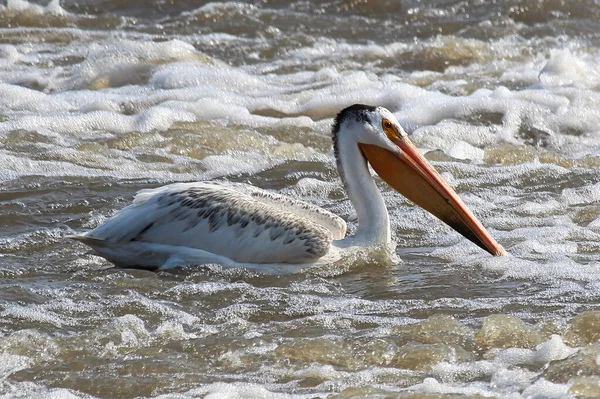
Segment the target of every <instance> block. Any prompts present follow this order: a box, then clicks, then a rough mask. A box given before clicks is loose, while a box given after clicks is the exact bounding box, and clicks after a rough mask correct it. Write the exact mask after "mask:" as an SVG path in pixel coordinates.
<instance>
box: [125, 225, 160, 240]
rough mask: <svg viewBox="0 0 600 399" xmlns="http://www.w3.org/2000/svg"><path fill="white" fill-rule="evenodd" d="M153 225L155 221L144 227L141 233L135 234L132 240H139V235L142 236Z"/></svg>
mask: <svg viewBox="0 0 600 399" xmlns="http://www.w3.org/2000/svg"><path fill="white" fill-rule="evenodd" d="M152 226H154V222H152V223H150V224H149V225H148V226H146V227H144V228H143V229H142V230H141V231H140V232H139V233H137V235H135V237H133V238H132V239H131V240H130V241H137V238H138V237H141V236H142V234H144V233H145V232H147V231H148V230H150V228H152Z"/></svg>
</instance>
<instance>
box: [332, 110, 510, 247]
mask: <svg viewBox="0 0 600 399" xmlns="http://www.w3.org/2000/svg"><path fill="white" fill-rule="evenodd" d="M342 134H343V135H344V138H343V140H345V141H346V140H347V142H351V143H356V145H357V146H358V149H359V151H360V153H361V154H362V156H363V157H364V158H365V160H366V161H367V162H368V163H369V164H370V165H371V166H372V167H373V169H374V170H375V172H377V174H378V175H379V177H381V179H382V180H383V181H385V182H386V183H387V184H389V185H390V186H391V187H392V188H393V189H394V190H396V191H398V192H399V193H400V194H402V195H404V196H405V197H406V198H408V199H409V200H411V201H412V202H414V203H415V204H417V205H419V206H420V207H422V208H423V209H425V210H427V211H428V212H430V213H431V214H433V215H434V216H436V217H437V218H439V219H440V220H441V221H443V222H444V223H446V224H447V225H449V226H450V227H452V228H453V229H454V230H456V231H458V232H459V233H460V234H462V235H463V236H464V237H466V238H468V239H469V240H471V241H472V242H474V243H475V244H477V245H478V246H479V247H481V248H483V249H485V250H486V251H488V252H489V253H491V254H492V255H505V254H506V252H505V251H504V248H502V247H501V246H500V245H499V244H498V243H497V242H496V241H495V240H494V239H493V238H492V236H491V235H490V234H489V233H488V232H487V230H486V229H485V227H483V225H482V224H481V223H480V222H479V220H477V218H476V217H475V216H474V215H473V214H472V213H471V211H470V210H469V208H467V206H466V205H465V204H464V203H463V202H462V200H461V199H460V198H459V197H458V195H457V194H456V192H455V191H454V190H453V189H452V187H450V185H448V183H447V182H446V180H444V178H443V177H442V176H440V174H439V173H438V172H437V171H436V170H435V169H434V168H433V166H432V165H431V164H430V163H429V161H427V159H425V157H423V156H422V155H421V154H420V153H419V151H418V150H417V148H416V147H415V146H414V144H413V143H412V142H411V141H410V140H409V138H408V135H407V134H406V132H405V131H404V129H403V128H402V126H400V124H399V123H398V120H397V119H396V117H395V116H394V115H393V114H392V113H391V112H390V111H388V110H387V109H385V108H383V107H372V106H368V105H362V104H355V105H352V106H350V107H348V108H345V109H344V110H342V111H341V112H340V113H339V114H338V115H337V117H336V118H335V122H334V126H333V136H334V140H333V142H334V150H335V152H336V154H338V151H339V141H340V140H341V139H342V138H341V135H342ZM338 162H340V157H338Z"/></svg>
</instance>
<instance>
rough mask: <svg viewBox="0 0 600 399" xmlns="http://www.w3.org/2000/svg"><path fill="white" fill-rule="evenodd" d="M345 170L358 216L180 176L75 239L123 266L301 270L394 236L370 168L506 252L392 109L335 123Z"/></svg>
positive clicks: (360, 109) (359, 109) (342, 116)
mask: <svg viewBox="0 0 600 399" xmlns="http://www.w3.org/2000/svg"><path fill="white" fill-rule="evenodd" d="M332 135H333V148H334V154H335V158H336V162H337V169H338V172H339V174H340V177H341V179H342V182H343V185H344V188H345V189H346V191H347V193H348V197H349V199H350V201H351V202H352V205H353V206H354V208H355V209H356V214H357V216H358V228H357V230H356V233H355V234H354V235H353V236H349V237H346V222H345V221H344V220H343V219H342V218H340V217H339V216H336V215H334V214H333V213H331V212H328V211H326V210H324V209H321V208H319V207H317V206H315V205H313V204H310V203H307V202H304V201H300V200H297V199H294V198H289V197H286V196H283V195H279V194H276V193H273V192H270V191H265V190H261V189H259V188H256V187H253V186H250V185H247V184H241V183H229V182H215V181H205V182H194V183H175V184H170V185H167V186H163V187H159V188H155V189H149V190H141V191H139V192H138V193H137V195H136V196H135V198H134V200H133V204H131V205H129V206H128V207H126V208H124V209H123V210H121V211H120V212H118V213H117V214H116V215H115V216H113V217H112V218H110V219H108V220H107V221H106V222H105V223H104V224H102V225H100V226H98V227H96V228H95V229H94V230H91V231H89V232H87V233H86V234H84V235H80V236H71V238H73V239H76V240H78V241H81V242H82V243H84V244H86V245H88V246H90V247H91V248H92V249H93V251H94V253H95V254H97V255H100V256H102V257H104V258H106V259H107V260H109V261H110V262H112V263H114V264H115V265H116V266H117V267H124V268H144V269H150V270H158V269H167V268H171V267H176V266H185V265H190V264H207V263H217V264H220V265H222V266H223V267H255V268H256V267H260V266H261V265H262V266H268V265H284V266H289V267H291V268H292V269H294V270H300V269H302V268H305V267H307V266H310V265H314V264H316V263H318V262H319V261H322V260H327V259H329V258H328V255H331V254H334V253H335V254H339V253H340V251H342V250H343V249H344V248H348V247H355V246H358V247H377V246H382V245H389V244H390V243H391V234H390V220H389V215H388V212H387V208H386V206H385V203H384V201H383V198H382V196H381V194H380V192H379V190H378V188H377V186H376V184H375V181H374V179H373V177H372V176H371V173H370V172H369V167H368V165H369V164H370V165H371V167H372V168H373V169H374V170H375V172H376V173H377V174H378V175H379V177H381V179H382V180H383V181H385V182H386V183H387V184H388V185H390V186H391V187H392V188H393V189H395V190H396V191H398V192H399V193H400V194H402V195H404V196H405V197H406V198H408V199H409V200H411V201H412V202H414V203H415V204H417V205H419V206H421V207H422V208H424V209H425V210H427V211H428V212H430V213H431V214H433V215H434V216H436V217H437V218H439V219H440V220H441V221H443V222H444V223H446V224H448V225H449V226H450V227H452V228H453V229H454V230H456V231H457V232H459V233H460V234H462V235H463V236H464V237H466V238H467V239H469V240H470V241H472V242H473V243H475V244H476V245H478V246H479V247H481V248H482V249H484V250H486V251H487V252H489V253H490V254H492V255H498V256H500V255H505V251H504V249H503V248H502V247H501V246H500V245H499V244H498V243H497V242H496V241H495V240H494V239H493V238H492V236H491V235H490V234H489V233H488V232H487V230H486V229H485V227H483V225H482V224H481V223H480V222H479V221H478V220H477V218H476V217H475V216H474V215H473V214H472V213H471V211H470V210H469V209H468V208H467V206H466V205H465V204H464V203H463V202H462V201H461V199H460V198H459V197H458V195H457V194H456V193H455V191H454V190H453V189H452V188H451V187H450V186H449V185H448V183H447V182H446V181H445V180H444V179H443V178H442V176H440V174H439V173H438V172H437V171H436V170H435V169H434V168H433V166H431V164H430V163H429V162H428V161H427V160H426V159H425V157H423V156H422V155H421V154H420V153H419V151H418V150H417V148H416V147H415V146H414V145H413V144H412V142H411V141H410V140H409V138H408V135H407V134H406V132H405V131H404V130H403V129H402V127H401V126H400V124H399V123H398V120H397V119H396V117H395V116H394V115H393V114H392V113H391V112H390V111H389V110H387V109H385V108H383V107H373V106H368V105H362V104H355V105H352V106H350V107H348V108H345V109H343V110H342V111H341V112H340V113H339V114H338V115H337V116H336V118H335V120H334V124H333V132H332Z"/></svg>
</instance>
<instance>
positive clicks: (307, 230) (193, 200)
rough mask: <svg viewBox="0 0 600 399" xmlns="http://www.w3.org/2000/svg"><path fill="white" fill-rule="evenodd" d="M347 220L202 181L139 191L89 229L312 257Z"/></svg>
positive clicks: (221, 249) (248, 253)
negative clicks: (131, 198) (93, 227)
mask: <svg viewBox="0 0 600 399" xmlns="http://www.w3.org/2000/svg"><path fill="white" fill-rule="evenodd" d="M340 221H341V222H340ZM345 227H346V226H345V222H343V220H342V219H341V218H338V217H337V216H335V215H333V214H331V213H329V212H327V211H325V210H322V209H320V208H318V207H316V206H314V205H312V204H308V203H304V202H302V201H297V200H293V199H290V198H288V197H285V196H281V195H278V194H273V193H270V192H267V191H264V190H260V189H258V188H255V187H252V186H248V185H244V184H239V183H218V182H198V183H177V184H171V185H168V186H164V187H160V188H157V189H151V190H141V191H140V192H139V193H138V194H137V195H136V197H135V199H134V201H133V204H132V205H130V206H128V207H127V208H125V209H123V210H122V211H121V212H119V213H118V214H116V215H115V216H113V217H112V218H111V219H109V220H107V221H106V223H104V224H103V225H101V226H99V227H97V228H96V229H94V230H92V231H90V232H89V233H88V234H86V236H88V237H93V238H98V239H102V240H106V241H110V242H113V243H124V242H132V241H137V242H149V243H156V244H164V245H174V246H183V247H189V248H196V249H202V250H205V251H209V252H211V253H214V254H218V255H222V256H226V257H228V258H230V259H232V260H234V261H236V262H244V263H307V262H311V261H314V260H316V259H318V258H320V257H321V256H323V255H325V254H326V253H327V252H328V251H329V248H330V245H331V241H332V239H333V238H334V237H336V238H337V237H339V236H340V234H345ZM342 230H343V231H342Z"/></svg>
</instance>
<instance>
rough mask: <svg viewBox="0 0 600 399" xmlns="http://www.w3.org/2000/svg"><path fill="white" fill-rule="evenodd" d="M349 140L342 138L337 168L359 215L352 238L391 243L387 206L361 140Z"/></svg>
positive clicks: (366, 242)
mask: <svg viewBox="0 0 600 399" xmlns="http://www.w3.org/2000/svg"><path fill="white" fill-rule="evenodd" d="M348 141H350V142H344V140H343V139H340V140H339V142H338V143H337V147H338V148H337V149H338V151H337V154H336V155H337V165H338V172H339V174H340V177H341V178H342V181H343V183H344V186H345V188H346V191H347V192H348V198H350V201H351V202H352V205H354V208H355V209H356V215H357V216H358V229H357V231H356V234H355V235H354V236H353V237H351V238H350V239H351V240H353V241H354V240H356V241H358V242H360V243H362V244H368V245H382V244H388V243H390V242H391V237H390V218H389V216H388V212H387V208H386V207H385V203H384V202H383V198H382V197H381V193H380V192H379V189H378V188H377V185H376V184H375V180H373V177H372V176H371V173H370V172H369V167H368V165H367V160H366V159H365V157H364V156H363V155H362V153H361V152H360V149H359V147H358V144H357V143H356V142H353V140H348Z"/></svg>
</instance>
